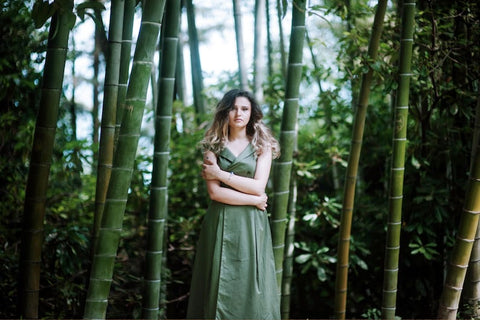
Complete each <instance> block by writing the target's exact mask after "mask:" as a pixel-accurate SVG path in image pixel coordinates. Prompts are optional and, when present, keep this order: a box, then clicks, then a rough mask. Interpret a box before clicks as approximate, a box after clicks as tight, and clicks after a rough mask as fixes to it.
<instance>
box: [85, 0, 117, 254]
mask: <svg viewBox="0 0 480 320" xmlns="http://www.w3.org/2000/svg"><path fill="white" fill-rule="evenodd" d="M123 13H124V1H123V0H112V4H111V9H110V24H109V30H108V53H107V57H106V67H105V84H104V89H103V108H102V122H101V126H102V129H101V131H100V145H99V149H98V166H97V167H98V168H97V183H96V189H95V216H94V224H93V225H94V228H93V241H92V244H93V248H95V246H96V242H97V238H98V230H99V228H100V221H102V214H103V209H104V207H105V198H106V196H107V189H108V182H109V180H110V174H111V171H112V159H113V148H114V147H113V146H114V143H115V139H114V138H115V124H116V113H117V97H118V80H119V66H120V57H121V45H122V29H123Z"/></svg>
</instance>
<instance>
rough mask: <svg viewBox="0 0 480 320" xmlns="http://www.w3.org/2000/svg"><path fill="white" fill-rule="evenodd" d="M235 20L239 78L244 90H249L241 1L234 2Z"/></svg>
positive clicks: (235, 0) (234, 0)
mask: <svg viewBox="0 0 480 320" xmlns="http://www.w3.org/2000/svg"><path fill="white" fill-rule="evenodd" d="M233 19H234V21H235V37H236V40H237V60H238V77H239V80H240V87H241V88H242V90H248V81H247V63H246V61H245V46H244V44H243V27H242V10H241V8H240V1H239V0H233Z"/></svg>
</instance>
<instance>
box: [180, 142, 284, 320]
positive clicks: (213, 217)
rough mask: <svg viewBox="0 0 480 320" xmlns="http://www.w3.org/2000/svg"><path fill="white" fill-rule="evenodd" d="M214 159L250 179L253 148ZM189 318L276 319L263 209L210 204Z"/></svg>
mask: <svg viewBox="0 0 480 320" xmlns="http://www.w3.org/2000/svg"><path fill="white" fill-rule="evenodd" d="M217 158H218V165H219V166H220V168H221V169H222V170H225V171H228V172H233V173H234V174H236V175H241V176H245V177H250V178H253V176H254V174H255V168H256V164H257V161H256V154H255V150H254V148H253V146H252V145H251V144H249V145H248V146H247V148H245V150H243V151H242V153H241V154H240V155H238V157H235V156H234V155H233V154H232V153H231V152H230V151H229V150H228V149H227V148H224V149H223V151H222V152H220V154H219V155H218V157H217ZM187 318H189V319H280V302H279V291H278V289H277V282H276V277H275V263H274V259H273V249H272V238H271V233H270V225H269V222H268V217H267V213H266V212H265V211H262V210H259V209H257V208H256V207H254V206H233V205H228V204H224V203H220V202H216V201H212V203H211V204H210V206H209V208H208V210H207V213H206V215H205V217H204V221H203V225H202V230H201V233H200V239H199V242H198V244H197V252H196V257H195V262H194V266H193V276H192V283H191V288H190V298H189V303H188V310H187Z"/></svg>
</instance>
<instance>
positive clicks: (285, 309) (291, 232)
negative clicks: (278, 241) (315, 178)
mask: <svg viewBox="0 0 480 320" xmlns="http://www.w3.org/2000/svg"><path fill="white" fill-rule="evenodd" d="M295 140H297V139H295ZM295 144H296V143H295ZM295 149H296V148H295ZM290 179H291V180H290V192H289V197H288V226H287V234H286V238H285V252H284V256H285V258H284V260H283V276H282V298H281V300H280V312H281V316H282V319H289V318H290V297H291V285H292V275H293V252H294V249H295V223H296V214H297V210H296V205H297V175H296V174H295V171H294V170H292V177H291V178H290Z"/></svg>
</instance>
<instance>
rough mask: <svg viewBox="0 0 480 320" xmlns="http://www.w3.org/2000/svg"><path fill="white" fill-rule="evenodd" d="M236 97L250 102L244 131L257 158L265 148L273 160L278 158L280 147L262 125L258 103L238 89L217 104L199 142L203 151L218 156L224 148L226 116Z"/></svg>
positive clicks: (226, 134)
mask: <svg viewBox="0 0 480 320" xmlns="http://www.w3.org/2000/svg"><path fill="white" fill-rule="evenodd" d="M238 97H245V98H247V99H248V100H249V101H250V105H251V109H252V111H251V114H250V120H249V121H248V123H247V128H246V130H247V136H248V137H249V139H250V142H251V143H252V145H253V147H254V148H255V152H256V154H257V156H258V155H261V154H262V152H263V151H264V150H265V149H266V148H271V149H272V155H273V158H278V156H279V155H280V145H279V144H278V141H277V140H276V139H275V138H274V136H273V134H272V132H271V131H270V129H269V128H268V127H267V126H266V125H265V123H263V121H262V119H263V112H262V110H261V109H260V106H259V104H258V102H257V101H256V100H255V98H254V97H253V95H252V94H251V93H250V92H248V91H244V90H239V89H232V90H230V91H228V92H227V93H226V94H225V95H224V96H223V98H222V99H221V100H220V101H219V102H218V104H217V107H216V108H215V115H214V117H213V122H212V125H211V126H210V128H208V129H207V131H206V132H205V137H204V138H203V140H202V141H201V142H200V144H201V146H202V148H203V150H210V151H212V152H213V153H215V154H219V153H220V151H222V150H223V148H225V143H226V141H227V139H228V134H229V126H228V114H229V112H230V111H231V110H232V109H233V107H234V104H235V99H236V98H238Z"/></svg>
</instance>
